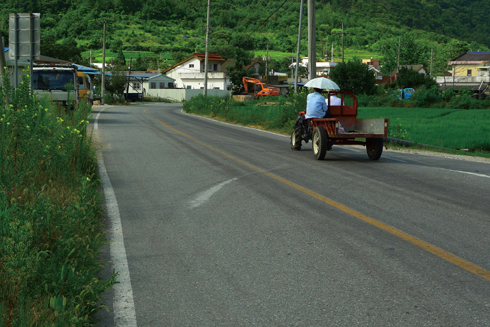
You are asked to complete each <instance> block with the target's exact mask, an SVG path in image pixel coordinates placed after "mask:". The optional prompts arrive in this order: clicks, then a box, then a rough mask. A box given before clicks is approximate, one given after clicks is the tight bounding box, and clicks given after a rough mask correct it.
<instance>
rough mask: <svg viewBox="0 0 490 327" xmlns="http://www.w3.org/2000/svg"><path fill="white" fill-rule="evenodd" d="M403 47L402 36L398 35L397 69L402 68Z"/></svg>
mask: <svg viewBox="0 0 490 327" xmlns="http://www.w3.org/2000/svg"><path fill="white" fill-rule="evenodd" d="M401 47H402V37H401V36H399V37H398V63H397V64H396V68H397V70H398V69H400V49H401Z"/></svg>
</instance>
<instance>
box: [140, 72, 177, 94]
mask: <svg viewBox="0 0 490 327" xmlns="http://www.w3.org/2000/svg"><path fill="white" fill-rule="evenodd" d="M151 83H155V89H169V88H172V89H173V88H175V81H174V80H173V79H171V78H169V77H168V76H165V75H160V76H157V77H153V78H150V79H148V81H144V82H143V87H144V88H145V90H147V91H148V90H150V89H151ZM160 83H164V87H161V85H160Z"/></svg>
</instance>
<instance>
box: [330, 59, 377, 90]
mask: <svg viewBox="0 0 490 327" xmlns="http://www.w3.org/2000/svg"><path fill="white" fill-rule="evenodd" d="M330 78H331V79H332V80H333V81H334V82H335V83H337V85H338V86H339V87H340V89H341V90H342V91H351V92H352V93H354V94H367V95H373V94H376V77H375V76H374V74H373V72H372V71H370V70H369V66H368V65H366V64H363V63H362V61H361V59H359V58H354V60H351V61H348V62H344V63H339V64H338V65H337V66H336V67H335V69H334V70H332V71H331V73H330Z"/></svg>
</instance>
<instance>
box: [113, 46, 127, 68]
mask: <svg viewBox="0 0 490 327" xmlns="http://www.w3.org/2000/svg"><path fill="white" fill-rule="evenodd" d="M114 64H115V65H119V66H126V57H125V56H124V53H123V51H122V48H119V51H118V53H117V57H116V60H114Z"/></svg>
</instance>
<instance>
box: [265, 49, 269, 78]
mask: <svg viewBox="0 0 490 327" xmlns="http://www.w3.org/2000/svg"><path fill="white" fill-rule="evenodd" d="M268 63H269V41H267V54H266V55H265V80H266V81H267V80H268V79H269V68H268V65H267V64H268Z"/></svg>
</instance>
